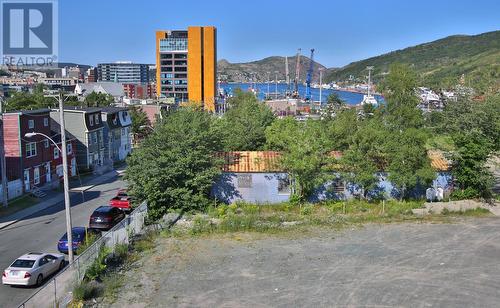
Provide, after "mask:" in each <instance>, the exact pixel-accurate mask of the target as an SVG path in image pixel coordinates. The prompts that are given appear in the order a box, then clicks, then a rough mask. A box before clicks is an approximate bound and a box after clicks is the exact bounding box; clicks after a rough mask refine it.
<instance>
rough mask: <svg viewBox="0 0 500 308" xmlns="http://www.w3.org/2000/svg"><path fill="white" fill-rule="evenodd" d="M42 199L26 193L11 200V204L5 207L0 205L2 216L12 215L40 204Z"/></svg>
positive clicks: (0, 215)
mask: <svg viewBox="0 0 500 308" xmlns="http://www.w3.org/2000/svg"><path fill="white" fill-rule="evenodd" d="M39 202H40V200H38V198H35V197H33V196H31V195H24V196H21V197H19V198H16V199H13V200H10V201H9V206H7V207H4V206H3V205H0V217H6V216H9V215H12V214H14V213H16V212H19V211H21V210H24V209H27V208H29V207H32V206H34V205H36V204H38V203H39Z"/></svg>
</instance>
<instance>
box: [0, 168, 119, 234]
mask: <svg viewBox="0 0 500 308" xmlns="http://www.w3.org/2000/svg"><path fill="white" fill-rule="evenodd" d="M113 176H116V174H114V175H113ZM106 180H107V179H103V181H99V182H98V183H96V184H92V185H88V186H85V187H86V188H85V189H83V190H77V191H72V190H71V189H69V192H70V193H82V192H85V191H87V190H89V189H92V188H94V187H95V186H97V185H101V184H102V182H104V181H106ZM53 198H56V197H53ZM49 200H50V199H49ZM62 201H64V196H63V197H62V200H60V201H57V202H56V203H54V204H52V205H49V206H47V207H44V208H43V209H42V208H40V209H39V210H37V211H35V212H33V213H29V214H26V215H24V216H22V217H19V218H18V219H15V220H12V221H9V222H6V223H5V225H2V226H0V230H3V229H5V228H7V227H8V226H10V225H13V224H15V223H17V222H19V221H21V220H23V219H25V218H26V217H29V216H31V215H34V214H36V213H39V212H41V211H44V210H46V209H50V208H51V207H54V206H56V205H58V204H59V202H62Z"/></svg>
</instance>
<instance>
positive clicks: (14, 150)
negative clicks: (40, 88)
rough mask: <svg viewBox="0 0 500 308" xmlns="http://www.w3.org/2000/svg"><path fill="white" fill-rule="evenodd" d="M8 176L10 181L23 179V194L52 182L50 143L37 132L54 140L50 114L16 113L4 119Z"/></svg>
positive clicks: (25, 111)
mask: <svg viewBox="0 0 500 308" xmlns="http://www.w3.org/2000/svg"><path fill="white" fill-rule="evenodd" d="M3 124H4V125H3V133H4V144H5V158H6V173H7V178H8V180H9V181H10V180H15V179H22V182H23V191H24V192H28V191H30V190H31V189H32V188H33V187H34V186H42V185H44V184H46V183H49V182H51V181H52V171H51V161H52V152H51V148H50V141H49V140H48V139H47V138H45V137H43V136H41V135H36V136H33V137H30V138H28V137H26V136H25V135H26V134H27V133H31V132H36V133H41V134H45V135H47V136H49V137H50V136H51V130H50V110H49V109H38V110H24V111H13V112H8V113H5V114H4V115H3Z"/></svg>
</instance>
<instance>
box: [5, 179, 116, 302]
mask: <svg viewBox="0 0 500 308" xmlns="http://www.w3.org/2000/svg"><path fill="white" fill-rule="evenodd" d="M123 187H125V182H124V181H122V180H121V179H120V178H118V177H114V178H112V179H110V180H108V181H107V182H105V183H103V184H100V185H96V186H94V187H92V188H91V189H89V190H87V191H86V192H85V195H84V198H85V202H82V195H81V193H71V194H70V198H71V205H72V207H71V210H72V211H71V215H72V222H73V226H74V227H75V226H87V225H88V220H89V216H90V214H91V213H92V212H93V211H94V209H95V208H97V207H98V206H100V205H107V204H108V201H109V199H111V198H112V197H113V196H114V194H116V191H117V190H118V189H119V188H123ZM65 232H66V220H65V212H64V201H61V202H59V203H57V204H56V205H55V206H53V207H51V208H48V209H45V210H43V211H41V212H39V213H36V214H34V215H32V216H30V217H28V218H27V219H24V220H21V221H19V222H17V223H15V224H13V225H10V226H9V227H7V228H5V229H2V230H0V270H2V271H3V270H4V269H5V268H7V267H8V266H9V265H10V264H11V263H12V262H13V261H14V260H15V259H16V258H18V257H19V256H21V255H23V254H25V253H28V252H57V241H58V240H59V238H60V237H61V236H62V235H63V234H64V233H65ZM66 260H67V257H66ZM37 290H38V289H37V288H34V287H32V288H24V287H10V286H5V285H2V286H1V287H0V307H1V308H4V307H5V308H7V307H17V306H18V305H19V304H20V303H21V302H22V301H23V300H25V299H26V298H28V297H29V296H30V295H31V294H33V293H35V292H36V291H37Z"/></svg>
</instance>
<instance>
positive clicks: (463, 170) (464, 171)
mask: <svg viewBox="0 0 500 308" xmlns="http://www.w3.org/2000/svg"><path fill="white" fill-rule="evenodd" d="M453 141H454V143H455V145H456V147H457V150H456V152H455V153H454V155H453V162H454V163H453V169H452V173H453V176H454V178H455V180H456V182H457V184H458V186H459V188H460V189H461V190H462V191H464V190H466V189H469V190H470V191H472V195H475V196H481V197H485V198H489V197H491V184H492V181H493V178H492V175H491V173H490V172H489V171H488V169H487V168H486V160H487V159H488V156H489V154H490V153H491V149H492V148H493V146H494V145H493V144H492V143H491V141H490V139H489V138H487V137H485V136H484V135H483V134H482V133H481V132H480V131H478V130H472V131H464V132H460V133H457V134H455V135H453Z"/></svg>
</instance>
